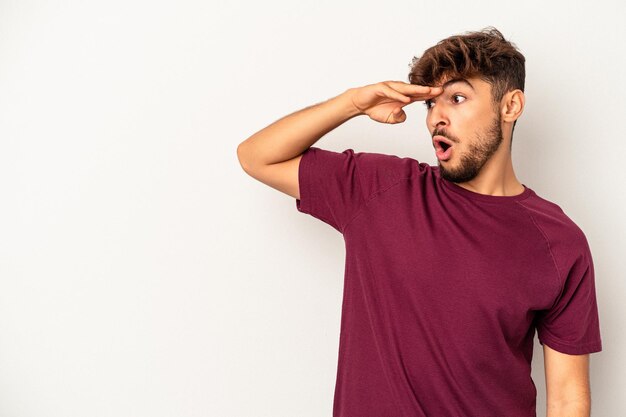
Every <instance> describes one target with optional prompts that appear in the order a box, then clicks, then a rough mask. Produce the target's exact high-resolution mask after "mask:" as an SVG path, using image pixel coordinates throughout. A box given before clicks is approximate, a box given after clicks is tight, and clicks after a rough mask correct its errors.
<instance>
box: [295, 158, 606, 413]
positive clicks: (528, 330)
mask: <svg viewBox="0 0 626 417" xmlns="http://www.w3.org/2000/svg"><path fill="white" fill-rule="evenodd" d="M298 175H299V182H300V199H299V200H296V207H297V209H298V210H299V211H301V212H303V213H308V214H310V215H312V216H314V217H316V218H318V219H319V220H322V221H323V222H325V223H327V224H329V225H331V226H332V227H334V228H335V229H337V230H338V231H339V232H340V233H342V235H343V238H344V240H345V248H346V258H345V259H346V265H345V278H344V289H343V291H344V294H343V305H342V314H341V333H340V339H339V356H338V369H337V379H336V386H335V397H334V406H333V416H334V417H535V416H536V411H535V410H536V403H535V400H536V394H537V391H536V388H535V384H534V382H533V380H532V378H531V360H532V356H533V341H534V335H535V330H537V334H538V338H539V341H540V343H541V344H544V343H545V344H547V345H548V346H550V347H552V348H553V349H556V350H558V351H560V352H563V353H567V354H572V355H577V354H585V353H592V352H599V351H601V350H602V343H601V339H600V327H599V319H598V308H597V304H596V294H595V284H594V269H593V262H592V258H591V252H590V249H589V246H588V243H587V240H586V237H585V235H584V234H583V232H582V231H581V229H580V228H579V227H578V226H577V225H576V224H575V223H574V222H573V221H572V220H571V219H570V218H569V217H568V216H567V215H565V213H564V212H563V210H562V209H561V208H560V207H559V206H558V205H556V204H554V203H552V202H550V201H547V200H545V199H543V198H541V197H539V196H538V195H537V194H536V193H535V192H534V191H533V190H531V189H530V188H528V187H526V186H525V185H524V192H523V193H521V194H519V195H515V196H490V195H485V194H479V193H475V192H472V191H470V190H467V189H465V188H463V187H461V186H459V185H457V184H455V183H453V182H450V181H447V180H445V179H442V178H441V177H440V176H439V168H438V167H437V166H430V165H428V164H427V163H424V162H421V163H420V162H418V161H417V160H415V159H412V158H408V157H406V158H400V157H398V156H395V155H384V154H378V153H365V152H359V153H355V152H354V151H353V150H352V149H347V150H345V151H343V152H333V151H328V150H323V149H320V148H316V147H311V148H309V149H308V150H307V151H306V152H305V153H304V156H303V158H302V160H301V162H300V168H299V174H298Z"/></svg>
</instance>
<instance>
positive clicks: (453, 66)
mask: <svg viewBox="0 0 626 417" xmlns="http://www.w3.org/2000/svg"><path fill="white" fill-rule="evenodd" d="M525 62H526V59H525V58H524V55H522V54H521V53H520V52H519V50H518V49H517V47H516V46H515V44H513V43H511V42H510V41H507V40H506V39H504V36H503V35H502V33H500V31H499V30H498V29H496V28H495V27H493V26H488V27H486V28H484V29H482V30H480V31H476V32H465V33H464V34H461V35H453V36H450V37H448V38H446V39H443V40H441V41H439V42H438V43H437V44H436V45H434V46H432V47H430V48H428V49H427V50H426V51H424V53H423V55H422V56H421V57H413V59H412V61H411V63H410V64H409V67H410V68H411V70H410V72H409V77H408V78H409V82H410V83H411V84H418V85H427V86H435V85H437V83H440V82H442V81H443V80H447V79H453V78H470V77H478V78H480V79H482V80H483V81H485V82H488V83H489V84H491V98H492V103H493V105H494V109H497V108H498V106H499V104H500V101H501V100H502V97H504V95H505V94H506V93H507V92H509V91H512V90H515V89H520V90H522V91H524V80H525V78H526V70H525V67H524V64H525ZM516 122H517V120H516V121H515V122H514V123H513V129H515V123H516Z"/></svg>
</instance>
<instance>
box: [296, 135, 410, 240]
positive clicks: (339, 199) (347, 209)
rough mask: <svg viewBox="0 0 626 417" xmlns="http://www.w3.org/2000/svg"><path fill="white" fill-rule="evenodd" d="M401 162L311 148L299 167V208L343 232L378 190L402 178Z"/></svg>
mask: <svg viewBox="0 0 626 417" xmlns="http://www.w3.org/2000/svg"><path fill="white" fill-rule="evenodd" d="M401 165H402V159H401V158H399V157H397V156H395V155H385V154H379V153H370V152H354V150H353V149H346V150H344V151H343V152H334V151H330V150H326V149H321V148H317V147H314V146H311V147H309V148H308V149H307V150H306V151H305V152H304V153H303V155H302V159H301V160H300V166H299V168H298V182H299V188H300V198H299V199H296V208H297V209H298V211H300V212H302V213H306V214H309V215H311V216H313V217H315V218H317V219H319V220H321V221H323V222H325V223H327V224H329V225H330V226H332V227H334V228H335V229H336V230H338V231H339V232H341V233H343V230H344V227H345V226H346V225H347V224H348V223H349V221H350V220H351V219H352V218H353V217H354V216H355V215H356V214H357V213H358V212H359V210H360V209H361V208H362V207H363V206H364V204H365V203H366V201H367V200H368V199H369V198H370V197H371V196H372V195H373V194H374V193H376V191H378V190H380V189H383V188H385V187H388V186H390V185H392V184H393V183H394V182H396V181H397V180H398V178H399V175H400V172H399V170H400V169H401Z"/></svg>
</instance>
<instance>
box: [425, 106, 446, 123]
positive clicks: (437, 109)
mask: <svg viewBox="0 0 626 417" xmlns="http://www.w3.org/2000/svg"><path fill="white" fill-rule="evenodd" d="M428 122H429V124H430V125H431V126H432V128H433V129H437V128H439V127H440V126H446V125H447V124H448V122H449V121H448V115H447V112H446V111H445V109H444V108H443V106H442V105H441V103H437V104H435V105H434V106H433V107H432V109H431V111H430V117H429V120H428Z"/></svg>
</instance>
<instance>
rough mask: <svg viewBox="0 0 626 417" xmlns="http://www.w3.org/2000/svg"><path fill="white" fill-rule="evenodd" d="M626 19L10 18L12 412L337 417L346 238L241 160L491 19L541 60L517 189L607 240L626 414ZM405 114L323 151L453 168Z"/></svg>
mask: <svg viewBox="0 0 626 417" xmlns="http://www.w3.org/2000/svg"><path fill="white" fill-rule="evenodd" d="M625 17H626V7H625V6H624V3H623V2H618V1H617V0H615V1H596V2H572V1H567V2H566V1H560V2H541V3H540V2H514V3H505V2H502V1H474V2H466V1H459V0H455V1H446V2H435V1H430V2H425V1H406V0H400V1H394V2H382V1H358V2H357V1H343V2H342V1H332V2H331V1H328V0H322V1H316V2H304V3H303V2H293V1H276V0H270V1H264V2H252V1H248V2H226V1H209V2H207V1H201V0H186V1H176V2H174V1H171V0H170V1H147V0H143V1H140V0H132V1H128V0H125V1H121V0H113V1H86V2H85V1H82V2H80V1H10V0H0V193H1V194H0V195H1V198H2V200H1V204H0V416H3V417H35V416H46V417H57V416H58V417H61V416H63V417H70V416H71V417H74V416H76V417H78V416H80V417H82V416H91V417H100V416H115V417H121V416H146V417H147V416H150V417H160V416H211V417H270V416H271V417H294V416H298V417H321V416H331V414H332V401H333V392H334V384H335V375H336V374H335V372H336V366H337V351H338V342H339V324H340V313H341V301H342V290H343V272H344V269H343V268H344V264H343V262H344V254H345V252H344V246H343V239H342V236H341V235H340V234H339V233H338V232H336V231H335V230H334V229H332V228H331V227H330V226H328V225H326V224H324V223H322V222H321V221H319V220H317V219H315V218H313V217H310V216H308V215H304V214H302V213H299V212H298V211H297V210H296V206H295V200H294V199H293V198H292V197H289V196H287V195H285V194H282V193H280V192H278V191H276V190H274V189H272V188H270V187H268V186H266V185H264V184H262V183H260V182H258V181H256V180H254V179H253V178H251V177H249V176H248V175H247V174H245V172H244V171H243V170H242V168H241V167H240V165H239V162H238V160H237V156H236V148H237V145H238V144H239V143H240V142H242V141H243V140H245V139H246V138H247V137H249V136H250V135H252V134H253V133H255V132H256V131H258V130H260V129H262V128H263V127H265V126H267V125H268V124H270V123H272V122H274V121H275V120H277V119H279V118H281V117H282V116H284V115H286V114H289V113H291V112H294V111H296V110H299V109H301V108H303V107H306V106H309V105H311V104H315V103H319V102H321V101H324V100H326V99H328V98H331V97H333V96H336V95H338V94H340V93H341V92H343V91H345V90H346V89H347V88H350V87H358V86H362V85H366V84H371V83H375V82H378V81H385V80H400V81H405V82H407V74H408V69H409V67H408V65H409V64H410V62H411V58H412V57H413V56H419V55H420V54H421V53H422V52H423V51H424V50H425V49H426V48H428V47H430V46H431V45H433V44H435V43H436V42H438V41H439V40H441V39H443V38H445V37H448V36H450V35H453V34H460V33H463V32H465V31H470V30H479V29H482V28H484V27H486V26H495V27H496V28H498V29H499V30H500V31H501V32H502V33H503V34H504V36H505V37H506V38H507V39H509V40H511V41H512V42H513V43H515V44H516V45H517V46H518V48H520V50H521V51H522V53H523V54H524V55H525V57H526V72H527V77H526V89H525V93H526V107H525V109H524V112H523V114H522V116H521V118H520V119H519V121H518V123H517V126H516V129H515V133H514V138H513V163H514V167H515V170H516V174H517V177H518V179H520V181H521V182H523V183H524V184H526V185H528V186H529V187H531V188H532V189H534V190H535V191H536V192H537V193H538V194H539V195H542V196H544V197H545V198H548V199H549V200H551V201H553V202H555V203H557V204H559V205H560V206H561V207H562V208H563V209H564V210H565V212H566V213H567V214H568V215H569V216H570V217H571V218H572V219H573V220H574V221H575V222H576V223H577V224H578V225H579V226H580V227H581V229H582V230H583V231H584V232H585V234H586V236H587V239H588V241H589V244H590V247H591V251H592V255H593V259H594V264H595V277H596V291H597V297H598V304H599V313H600V323H601V334H602V340H603V347H604V350H603V351H602V352H600V353H596V354H592V355H591V384H592V385H591V386H592V404H593V407H592V415H594V416H597V417H603V416H621V415H626V407H625V406H624V396H623V393H624V392H626V383H625V379H624V377H625V374H626V372H625V371H626V360H625V359H624V355H623V352H624V351H625V349H626V332H624V331H623V329H622V328H621V327H620V326H622V325H623V319H624V317H625V313H626V307H625V305H624V294H625V291H624V290H625V284H624V281H625V280H624V271H626V256H625V253H624V248H625V244H626V242H625V238H624V235H625V234H624V232H625V231H626V227H625V225H626V220H625V218H624V216H623V212H624V205H625V203H626V199H625V194H626V193H625V191H626V186H625V180H626V168H625V164H624V157H625V155H626V146H625V142H626V137H625V136H624V126H623V123H624V114H625V110H626V108H625V105H624V103H625V102H626V83H625V82H624V79H623V74H624V68H625V64H626V56H625V55H626V54H625V52H624V51H625V50H626V48H625V47H624V43H625V41H626V29H625V28H624V24H623V22H624V18H625ZM405 110H406V112H407V120H406V121H405V122H404V123H402V124H398V125H383V124H380V123H376V122H374V121H372V120H370V119H369V118H368V117H367V116H361V117H357V118H355V119H352V120H350V121H348V122H347V123H346V124H344V125H342V126H340V127H339V128H337V129H336V130H334V131H332V132H330V133H329V134H328V135H326V136H324V137H323V138H322V139H321V140H320V141H319V142H317V144H316V146H319V147H323V148H326V149H331V150H335V151H342V150H344V149H347V148H353V149H355V150H357V151H369V152H381V153H388V154H395V155H399V156H410V157H413V158H415V159H418V160H420V161H426V162H429V163H430V164H431V165H436V158H435V155H434V150H433V148H432V144H431V142H430V136H429V134H428V130H427V129H426V125H425V115H426V110H425V108H424V106H423V104H422V102H417V103H414V104H412V105H410V106H408V107H406V108H405ZM535 343H536V344H535V353H534V362H533V370H532V376H533V379H534V381H535V384H536V386H537V390H538V399H537V409H538V415H539V416H544V415H545V391H544V390H545V382H544V374H543V354H542V350H541V347H540V345H539V344H538V341H537V339H535ZM620 393H621V394H620Z"/></svg>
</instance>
